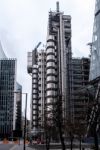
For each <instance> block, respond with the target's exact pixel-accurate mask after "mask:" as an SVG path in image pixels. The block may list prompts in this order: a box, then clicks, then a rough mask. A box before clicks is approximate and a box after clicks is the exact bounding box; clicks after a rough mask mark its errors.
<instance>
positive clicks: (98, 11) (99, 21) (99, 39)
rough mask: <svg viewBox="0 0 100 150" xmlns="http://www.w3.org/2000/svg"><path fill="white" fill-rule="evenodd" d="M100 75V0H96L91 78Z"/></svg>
mask: <svg viewBox="0 0 100 150" xmlns="http://www.w3.org/2000/svg"><path fill="white" fill-rule="evenodd" d="M99 76H100V0H96V4H95V17H94V27H93V39H92V51H91V63H90V80H93V79H95V78H97V77H99Z"/></svg>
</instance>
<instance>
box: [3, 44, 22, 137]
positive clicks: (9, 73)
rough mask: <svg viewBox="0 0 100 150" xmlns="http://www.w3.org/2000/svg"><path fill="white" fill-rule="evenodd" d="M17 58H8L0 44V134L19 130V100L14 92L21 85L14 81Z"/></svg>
mask: <svg viewBox="0 0 100 150" xmlns="http://www.w3.org/2000/svg"><path fill="white" fill-rule="evenodd" d="M16 65H17V60H16V59H8V58H7V57H6V55H5V53H4V51H3V49H2V46H1V44H0V136H1V137H6V136H12V135H13V132H14V130H17V131H19V130H21V105H22V103H21V101H22V95H20V97H19V96H18V95H16V93H15V92H21V91H22V87H21V86H20V85H19V84H18V83H17V82H16V71H17V68H16Z"/></svg>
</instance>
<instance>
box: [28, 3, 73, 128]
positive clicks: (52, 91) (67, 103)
mask: <svg viewBox="0 0 100 150" xmlns="http://www.w3.org/2000/svg"><path fill="white" fill-rule="evenodd" d="M71 55H72V52H71V16H69V15H64V13H63V12H60V11H59V3H58V2H57V9H56V11H53V12H52V11H50V12H49V20H48V30H47V43H46V49H45V50H40V51H39V50H38V51H37V49H34V50H33V51H32V52H28V73H31V75H32V101H31V128H38V127H39V124H41V125H43V121H44V110H46V113H47V117H49V116H50V114H51V112H52V109H53V107H54V103H55V102H56V101H57V99H58V97H59V95H62V109H63V117H66V118H67V119H69V117H70V118H72V116H73V103H72V102H71V100H72V98H71V91H72V87H71V85H72V69H71V58H72V56H71Z"/></svg>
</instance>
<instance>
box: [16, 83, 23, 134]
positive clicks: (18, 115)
mask: <svg viewBox="0 0 100 150" xmlns="http://www.w3.org/2000/svg"><path fill="white" fill-rule="evenodd" d="M15 96H16V126H15V129H16V131H17V132H18V131H19V132H20V131H21V128H22V127H21V123H22V86H21V85H20V84H19V83H18V82H17V83H16V93H15Z"/></svg>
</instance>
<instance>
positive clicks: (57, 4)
mask: <svg viewBox="0 0 100 150" xmlns="http://www.w3.org/2000/svg"><path fill="white" fill-rule="evenodd" d="M56 11H57V12H59V2H58V1H57V2H56Z"/></svg>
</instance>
